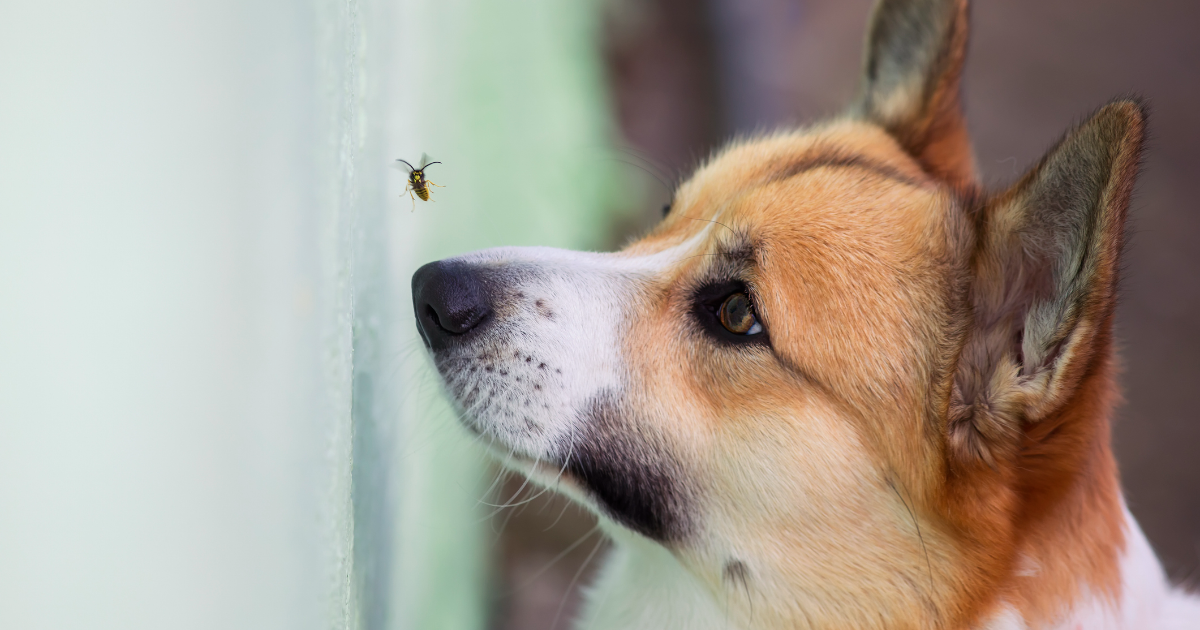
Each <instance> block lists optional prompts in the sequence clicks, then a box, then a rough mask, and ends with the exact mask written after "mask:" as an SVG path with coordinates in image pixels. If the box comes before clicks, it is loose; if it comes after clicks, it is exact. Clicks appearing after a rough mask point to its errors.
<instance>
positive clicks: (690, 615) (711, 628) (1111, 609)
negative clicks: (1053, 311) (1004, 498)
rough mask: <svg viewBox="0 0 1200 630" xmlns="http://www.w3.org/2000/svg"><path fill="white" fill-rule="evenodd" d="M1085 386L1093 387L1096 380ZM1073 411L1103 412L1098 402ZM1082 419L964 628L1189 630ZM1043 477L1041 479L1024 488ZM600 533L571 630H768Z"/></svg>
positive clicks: (696, 582)
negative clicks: (1059, 469) (597, 557)
mask: <svg viewBox="0 0 1200 630" xmlns="http://www.w3.org/2000/svg"><path fill="white" fill-rule="evenodd" d="M1096 384H1097V385H1101V386H1102V385H1104V383H1103V379H1101V380H1100V381H1098V382H1097V383H1096ZM1092 400H1095V399H1094V398H1093V399H1092ZM1076 411H1078V412H1080V413H1088V412H1090V413H1092V414H1101V415H1102V416H1106V415H1107V405H1101V406H1100V407H1098V408H1097V407H1094V406H1093V407H1090V408H1087V409H1080V410H1076ZM1059 420H1064V421H1065V422H1066V423H1071V422H1072V421H1073V420H1081V418H1074V419H1072V418H1065V419H1062V418H1060V419H1059ZM1089 420H1090V421H1089V422H1088V423H1086V424H1082V425H1076V426H1080V427H1083V431H1084V433H1083V434H1077V435H1074V436H1072V435H1069V434H1070V432H1071V430H1070V427H1068V426H1065V425H1064V426H1062V427H1060V429H1059V431H1058V432H1057V433H1058V434H1061V433H1063V432H1065V433H1067V434H1068V435H1066V436H1064V437H1065V439H1071V440H1079V439H1081V438H1082V443H1084V444H1087V447H1086V448H1083V449H1082V450H1080V451H1078V452H1077V454H1076V455H1077V456H1078V457H1080V458H1081V461H1078V462H1076V463H1077V464H1078V465H1079V467H1078V468H1076V469H1075V470H1077V471H1083V472H1082V473H1081V474H1075V475H1072V476H1071V479H1070V480H1069V482H1065V483H1063V484H1062V485H1061V487H1058V488H1045V487H1043V488H1029V489H1027V491H1028V494H1029V496H1030V497H1031V498H1030V502H1029V507H1028V508H1027V509H1026V510H1025V512H1024V513H1023V514H1022V515H1021V516H1020V517H1019V519H1018V523H1017V530H1018V531H1019V532H1020V539H1019V540H1018V541H1017V543H1016V549H1015V553H1014V555H1013V557H1014V562H1013V566H1012V568H1011V569H1010V571H1009V572H1008V577H1007V579H1006V580H1003V581H1001V583H1000V584H998V585H997V587H996V588H995V589H994V590H993V592H992V593H991V594H988V595H985V600H986V601H983V602H981V603H980V605H979V606H978V607H977V609H978V610H980V611H981V613H982V614H981V615H979V617H978V618H976V619H975V620H973V621H968V622H967V625H966V626H964V628H963V630H968V629H969V630H1034V629H1053V630H1074V629H1076V628H1080V629H1086V630H1135V629H1136V630H1141V629H1145V628H1157V629H1176V628H1178V629H1179V630H1183V629H1184V628H1200V600H1195V599H1192V598H1189V597H1185V596H1183V595H1181V594H1180V593H1178V592H1176V591H1174V590H1173V589H1172V588H1171V587H1170V586H1169V584H1168V582H1167V579H1166V576H1165V575H1164V573H1163V570H1162V568H1161V565H1160V564H1159V562H1158V559H1157V558H1156V557H1155V555H1154V552H1153V550H1152V549H1151V548H1150V545H1149V543H1148V542H1147V540H1146V538H1145V536H1144V534H1143V533H1142V531H1141V528H1140V527H1139V526H1138V524H1137V522H1136V521H1135V520H1134V518H1133V516H1132V515H1131V514H1130V513H1129V511H1128V510H1127V509H1126V507H1125V504H1124V501H1123V499H1122V497H1121V493H1120V486H1119V483H1118V480H1117V472H1116V463H1115V460H1114V458H1113V455H1112V451H1111V448H1110V446H1109V437H1108V433H1109V427H1108V423H1107V420H1106V419H1105V418H1103V417H1101V418H1096V417H1093V418H1090V419H1089ZM1052 439H1053V438H1052ZM1048 481H1049V480H1048V479H1047V478H1045V477H1041V478H1037V479H1034V480H1031V481H1030V483H1035V482H1042V483H1046V482H1048ZM1059 481H1062V480H1059ZM607 529H609V530H610V532H609V533H610V535H611V537H612V538H613V540H614V543H615V544H614V548H613V550H612V552H611V553H610V554H609V556H608V558H607V560H606V562H605V565H604V567H603V569H602V570H601V572H600V575H599V578H598V579H597V581H596V584H595V586H594V587H593V588H592V589H591V590H590V591H589V593H588V606H587V611H586V613H585V615H584V616H583V617H582V618H581V620H580V623H579V624H578V625H577V627H578V628H587V629H589V630H615V629H617V628H621V629H626V630H640V629H647V630H648V629H651V628H653V629H654V630H663V629H669V628H690V629H698V630H732V629H734V628H750V627H755V628H768V627H774V626H773V625H771V623H772V622H771V621H769V620H770V619H771V618H772V617H773V616H774V615H772V612H771V611H767V610H763V609H760V610H758V611H752V610H741V609H740V608H741V607H740V606H739V605H738V604H732V603H730V602H727V601H724V600H722V599H721V595H720V594H719V590H720V589H719V588H713V585H711V584H707V583H705V582H704V581H703V580H702V579H700V578H699V577H697V575H696V573H695V572H693V571H691V570H689V569H688V567H686V566H684V564H683V563H682V562H680V560H679V559H678V558H677V557H676V556H675V555H674V554H673V553H672V552H670V551H669V550H667V549H666V548H665V547H663V546H661V545H659V544H657V543H654V542H652V541H650V540H648V539H645V538H643V537H641V536H638V535H636V534H632V533H629V532H628V531H626V530H624V529H623V528H620V527H618V526H616V525H611V524H610V527H608V528H607ZM762 603H763V604H764V605H765V604H766V602H762ZM863 605H864V606H866V605H869V604H868V603H867V602H864V603H863ZM780 618H782V617H780ZM795 621H796V620H791V621H787V622H783V623H784V625H782V626H781V627H792V625H794V624H793V623H792V622H795ZM810 625H811V623H810ZM801 627H803V623H802V622H801Z"/></svg>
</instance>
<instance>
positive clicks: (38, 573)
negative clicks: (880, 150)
mask: <svg viewBox="0 0 1200 630" xmlns="http://www.w3.org/2000/svg"><path fill="white" fill-rule="evenodd" d="M597 19H598V11H597V10H596V7H595V6H594V5H593V4H592V3H591V2H581V3H574V2H558V1H556V0H530V2H528V3H527V4H526V5H525V6H523V7H522V10H521V11H514V10H512V6H511V5H509V4H507V3H496V2H491V1H489V0H460V1H455V2H431V1H429V0H425V1H418V0H398V1H389V0H312V1H311V2H301V3H296V2H287V1H284V0H255V1H253V2H249V1H242V0H173V1H170V2H162V1H159V0H105V1H103V2H88V1H85V0H61V1H53V0H41V1H39V2H12V1H10V2H3V3H0V628H21V629H31V630H32V629H41V628H45V629H50V628H53V629H55V630H60V629H73V628H89V629H92V628H100V629H103V628H114V629H116V628H120V629H122V630H128V629H140V628H145V629H150V628H154V629H160V628H172V629H186V628H197V629H200V628H204V629H221V630H226V629H236V628H247V629H250V628H253V629H256V630H261V629H269V628H278V629H281V630H283V629H287V630H295V629H303V628H337V629H341V628H346V629H350V628H367V629H370V630H374V629H376V628H379V629H382V628H401V629H408V628H413V629H416V628H421V629H424V628H433V627H437V628H463V629H467V628H478V627H481V626H482V624H483V621H484V617H485V614H486V597H485V588H486V585H487V578H488V574H487V568H486V565H487V561H488V557H489V552H488V539H487V533H486V532H487V531H488V528H487V525H486V524H485V523H484V521H483V517H484V512H483V511H482V510H481V509H480V506H479V500H480V499H481V498H482V494H483V491H484V488H485V487H486V485H487V484H486V483H485V481H490V477H489V478H486V479H485V474H486V468H485V464H484V461H483V458H482V456H481V454H480V451H479V449H478V447H477V446H475V445H473V444H471V443H470V440H469V439H467V437H466V435H465V432H464V431H462V430H461V429H460V428H459V427H457V426H456V423H455V422H454V421H453V418H452V417H451V415H450V413H449V411H448V409H447V407H446V405H445V402H444V400H442V398H441V395H440V391H439V388H438V386H437V383H436V382H435V379H433V378H432V376H431V374H430V372H429V370H428V365H427V361H426V360H425V359H424V354H423V349H422V348H421V347H420V345H419V342H418V340H417V338H416V335H415V331H414V328H413V323H412V322H413V319H412V312H411V302H410V300H411V298H410V296H409V289H408V286H409V284H408V282H409V281H408V278H409V276H410V274H411V273H412V271H413V270H414V269H415V268H416V266H417V265H418V264H420V263H421V262H425V261H428V260H431V259H434V258H436V257H440V256H445V255H450V254H454V253H458V252H461V251H465V250H469V249H473V248H477V247H485V246H491V245H500V244H513V245H528V244H545V245H559V246H580V245H594V244H596V243H598V242H600V241H602V240H603V238H604V235H603V232H602V226H603V225H604V223H603V221H602V219H601V218H600V217H601V211H602V210H603V209H604V208H605V207H607V206H608V205H609V201H610V200H611V199H612V198H613V196H614V195H615V194H619V190H620V189H619V187H614V186H612V185H611V184H612V183H613V181H614V180H613V178H612V176H611V166H612V161H611V160H607V159H606V158H607V156H608V153H607V150H606V147H607V146H608V141H609V135H608V134H609V127H608V123H607V120H608V119H607V112H606V110H605V108H604V98H603V91H602V88H601V86H602V80H601V75H600V70H599V62H598V59H597V55H596V50H597V48H596V46H595V41H594V39H595V36H596V27H597V23H598V22H597ZM422 151H429V152H430V153H432V154H434V155H435V156H436V157H438V158H439V159H442V160H443V162H444V165H442V167H441V168H437V169H436V170H431V171H430V176H431V178H432V179H433V180H434V181H436V182H438V183H442V184H446V185H447V188H445V189H436V191H435V193H434V194H435V199H436V200H437V203H428V204H420V207H418V208H417V210H418V211H417V212H415V213H413V212H411V211H410V209H411V203H410V201H409V199H408V197H407V196H403V197H402V196H401V195H402V194H403V188H404V185H403V173H402V172H401V171H398V170H396V169H394V168H392V166H391V165H392V164H393V160H394V159H395V158H396V157H405V158H407V159H409V160H410V161H411V160H413V159H416V158H418V157H419V155H420V153H421V152H422Z"/></svg>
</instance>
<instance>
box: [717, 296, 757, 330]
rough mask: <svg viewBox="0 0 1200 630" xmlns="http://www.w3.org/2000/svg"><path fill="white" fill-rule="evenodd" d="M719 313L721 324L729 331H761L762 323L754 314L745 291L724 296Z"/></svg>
mask: <svg viewBox="0 0 1200 630" xmlns="http://www.w3.org/2000/svg"><path fill="white" fill-rule="evenodd" d="M719 314H720V317H721V325H722V326H724V327H725V330H728V331H729V332H731V333H734V334H738V335H755V334H758V333H760V332H762V324H760V323H758V318H757V317H755V316H754V307H753V306H752V305H751V304H750V297H749V296H747V295H746V294H745V293H734V294H733V295H731V296H729V297H727V298H725V302H723V303H722V304H721V310H720V313H719Z"/></svg>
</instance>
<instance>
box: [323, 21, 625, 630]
mask: <svg viewBox="0 0 1200 630" xmlns="http://www.w3.org/2000/svg"><path fill="white" fill-rule="evenodd" d="M353 6H354V5H353V3H350V4H341V3H337V4H330V5H328V7H329V9H331V10H334V11H337V12H341V13H342V15H345V16H350V15H351V14H357V19H358V27H357V28H358V29H359V31H358V33H357V34H355V33H354V25H353V24H352V23H350V22H349V21H348V23H347V27H348V30H347V31H346V32H348V33H350V34H349V35H348V36H347V37H346V38H345V42H344V43H345V44H346V45H345V46H342V48H341V49H340V50H342V51H343V52H342V54H343V55H345V56H347V58H349V57H352V56H353V57H354V58H356V59H357V60H359V63H361V64H362V69H361V74H359V75H357V76H355V77H346V78H348V79H353V81H352V85H353V86H354V89H355V90H356V94H357V95H358V96H357V98H359V99H361V103H362V104H361V107H360V108H357V109H356V108H354V107H350V106H345V105H344V106H343V110H344V111H343V112H342V115H341V117H340V118H338V120H339V121H340V123H341V124H344V125H345V127H346V134H349V135H355V137H358V138H360V145H359V146H358V148H357V149H356V151H355V152H354V155H355V156H356V157H355V160H354V162H355V164H357V165H359V166H358V168H360V169H361V171H362V173H361V174H359V175H356V177H358V178H359V181H358V182H357V183H356V184H355V185H353V186H349V187H347V188H348V189H353V190H354V191H356V194H358V195H359V196H358V197H357V198H356V199H354V200H351V201H346V200H343V202H344V203H346V204H347V207H349V208H351V209H352V210H351V212H352V213H353V214H355V216H357V217H358V219H357V221H358V225H359V227H358V228H356V229H357V233H355V234H354V235H352V236H351V240H352V241H353V247H354V248H355V254H354V258H353V260H352V261H351V264H352V265H353V266H355V267H356V269H355V272H354V274H353V275H354V278H355V279H354V284H355V286H356V291H357V295H358V297H356V298H355V315H354V322H355V324H354V331H355V333H354V334H355V337H354V343H353V347H354V357H355V360H354V372H355V376H354V383H355V387H354V394H355V401H354V405H353V409H354V419H353V429H354V431H353V435H354V437H353V438H352V439H351V442H352V450H353V453H354V475H353V485H354V488H353V503H354V505H355V516H356V519H357V520H356V522H355V524H354V527H353V531H354V545H355V552H354V553H353V554H352V556H353V558H354V562H355V571H354V574H355V576H356V580H357V581H356V582H355V583H354V585H353V597H354V599H355V601H357V604H358V612H357V614H356V617H355V620H354V621H353V622H352V623H351V624H350V625H351V626H353V625H354V624H355V623H357V624H360V626H361V627H367V628H371V629H373V628H397V629H405V630H407V629H413V630H417V629H421V630H423V629H427V628H447V629H464V630H467V629H474V628H482V627H483V626H484V624H485V622H486V617H487V612H488V610H487V606H488V592H487V589H488V585H489V580H490V579H491V576H490V574H489V571H490V570H491V567H490V566H489V564H490V563H489V561H490V560H491V558H492V557H493V555H494V553H493V551H492V543H493V542H494V539H495V534H494V533H493V532H492V528H491V526H490V524H489V523H487V522H486V516H487V513H488V511H490V508H485V507H484V506H483V505H482V504H481V503H480V501H481V499H484V492H485V491H486V489H487V487H488V485H489V484H490V482H491V481H492V475H493V472H494V471H493V470H492V468H491V467H490V466H489V464H488V463H487V460H486V458H485V457H484V455H483V450H482V448H481V447H479V446H478V445H476V444H473V443H472V442H471V440H470V439H469V438H468V436H467V433H466V431H464V430H463V429H462V428H461V427H459V426H458V423H457V421H456V419H455V418H454V417H453V414H452V412H451V411H450V409H449V408H448V405H447V404H446V402H445V401H444V399H443V398H442V396H441V390H440V386H439V384H438V382H437V379H436V376H435V375H434V374H433V370H432V367H431V366H430V364H429V361H428V359H427V357H426V354H425V351H424V348H423V347H422V346H421V344H420V341H419V339H418V337H417V334H416V329H415V324H414V321H415V320H414V318H413V314H412V305H411V304H412V303H411V296H410V293H409V278H410V277H411V274H412V272H413V271H415V270H416V268H417V267H418V266H420V265H421V264H423V263H426V262H429V261H432V260H436V259H438V258H443V257H447V256H452V255H455V254H460V253H464V252H467V251H471V250H475V249H479V248H485V247H494V246H503V245H548V246H558V247H569V248H595V247H599V246H601V245H602V244H604V243H605V242H607V241H608V240H609V234H608V229H609V225H611V211H612V209H613V208H614V207H618V206H624V205H627V202H626V203H625V204H622V203H621V202H620V200H621V199H623V198H625V197H627V196H628V195H626V194H625V193H624V191H623V190H622V189H621V185H620V182H619V181H618V174H617V172H616V170H615V168H614V165H615V164H616V163H615V162H614V161H613V160H612V159H611V157H610V152H609V149H608V147H610V146H611V144H612V141H613V133H614V131H613V127H612V123H611V121H610V114H609V111H608V99H607V95H606V92H605V85H604V77H603V68H602V63H601V45H600V44H601V42H600V41H599V38H600V32H601V31H600V29H601V22H600V20H601V6H600V3H599V2H594V1H592V0H584V1H567V0H529V1H524V2H519V3H517V2H497V1H487V0H465V1H459V2H428V1H412V0H403V1H402V2H400V3H398V4H394V3H388V2H379V1H375V2H369V3H367V4H365V5H363V6H360V7H358V9H357V11H355V10H354V9H353V8H351V9H350V10H349V11H348V10H347V9H346V7H353ZM356 38H357V40H358V43H357V44H356V45H354V44H352V43H350V42H351V41H352V40H354V39H356ZM356 118H361V119H359V120H356ZM423 152H428V153H429V154H430V155H431V156H433V158H434V159H436V160H439V161H441V162H442V163H441V164H439V165H435V166H433V167H432V168H430V169H429V171H428V173H427V174H428V176H429V178H430V179H431V180H432V181H433V182H435V183H437V184H441V185H443V186H444V188H434V189H433V199H434V201H432V202H421V201H417V202H416V210H415V212H414V211H413V210H412V208H413V202H412V201H411V200H410V198H409V196H408V195H407V194H404V175H405V172H404V171H403V170H400V169H397V168H393V167H392V165H394V164H395V162H394V160H395V158H400V157H403V158H405V159H407V160H408V161H410V162H416V161H417V160H418V159H419V158H420V155H421V154H422V153H423ZM345 153H346V152H345V151H342V152H340V153H339V155H344V154H345ZM356 172H357V171H356ZM367 180H369V181H367ZM372 204H378V205H377V206H373V205H372ZM355 239H357V240H355ZM376 248H381V250H377V249H376ZM368 392H369V393H368ZM368 395H369V396H370V400H369V401H366V400H363V398H364V397H365V396H368ZM383 506H386V508H385V507H383ZM380 554H387V559H386V560H385V559H384V558H383V557H381V555H380Z"/></svg>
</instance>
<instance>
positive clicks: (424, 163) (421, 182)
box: [396, 153, 445, 210]
mask: <svg viewBox="0 0 1200 630" xmlns="http://www.w3.org/2000/svg"><path fill="white" fill-rule="evenodd" d="M396 161H397V162H404V165H405V166H407V167H408V185H407V186H405V187H404V192H406V193H408V197H409V199H413V196H412V194H413V193H417V196H418V197H420V198H421V201H429V187H430V186H437V187H438V188H445V186H441V185H439V184H435V183H433V182H431V181H429V180H428V179H426V178H425V169H427V168H429V167H430V166H433V165H434V164H441V162H430V161H429V156H428V155H425V154H424V153H422V154H421V166H420V167H419V168H418V167H415V166H413V165H412V164H409V163H408V160H400V159H397V160H396ZM416 209H417V200H416V199H413V210H416Z"/></svg>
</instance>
